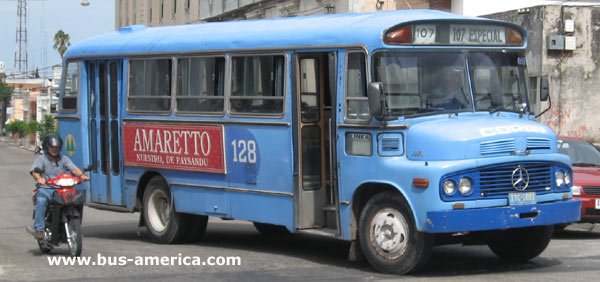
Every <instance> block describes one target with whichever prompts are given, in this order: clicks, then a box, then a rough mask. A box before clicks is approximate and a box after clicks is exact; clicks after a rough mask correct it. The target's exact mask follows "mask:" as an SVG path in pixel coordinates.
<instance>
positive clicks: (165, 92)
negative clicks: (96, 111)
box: [127, 59, 172, 113]
mask: <svg viewBox="0 0 600 282" xmlns="http://www.w3.org/2000/svg"><path fill="white" fill-rule="evenodd" d="M171 66H172V62H171V59H142V60H132V61H131V62H130V65H129V91H128V93H127V95H128V97H127V98H128V99H127V100H128V110H129V111H130V112H142V113H144V112H145V113H148V112H168V111H170V109H171V81H172V80H171Z"/></svg>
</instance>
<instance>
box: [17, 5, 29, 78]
mask: <svg viewBox="0 0 600 282" xmlns="http://www.w3.org/2000/svg"><path fill="white" fill-rule="evenodd" d="M17 17H18V21H19V23H18V25H17V34H16V42H17V51H16V52H15V65H14V67H15V68H16V69H17V70H18V71H19V72H20V73H21V74H25V72H27V1H26V0H19V3H18V4H17Z"/></svg>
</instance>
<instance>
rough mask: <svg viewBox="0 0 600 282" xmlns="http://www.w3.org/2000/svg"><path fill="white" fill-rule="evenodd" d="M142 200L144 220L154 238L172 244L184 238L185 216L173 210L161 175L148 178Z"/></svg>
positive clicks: (169, 193)
mask: <svg viewBox="0 0 600 282" xmlns="http://www.w3.org/2000/svg"><path fill="white" fill-rule="evenodd" d="M143 202H144V203H143V204H144V211H143V213H144V221H145V222H146V227H147V228H148V232H149V233H150V236H151V237H152V238H153V239H154V240H156V241H158V242H159V243H162V244H172V243H180V242H182V241H183V240H184V239H185V233H186V228H185V226H186V224H187V218H186V217H185V215H184V214H180V213H178V212H176V211H175V208H174V207H173V202H172V199H171V192H170V190H169V186H168V185H167V183H166V182H165V180H164V179H163V178H162V177H159V176H155V177H154V178H152V179H150V181H149V182H148V185H147V186H146V191H144V199H143Z"/></svg>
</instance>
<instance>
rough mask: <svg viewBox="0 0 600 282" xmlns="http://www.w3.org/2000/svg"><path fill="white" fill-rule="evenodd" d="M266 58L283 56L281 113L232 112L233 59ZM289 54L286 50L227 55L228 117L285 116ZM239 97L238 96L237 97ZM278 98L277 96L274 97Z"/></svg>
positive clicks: (226, 91)
mask: <svg viewBox="0 0 600 282" xmlns="http://www.w3.org/2000/svg"><path fill="white" fill-rule="evenodd" d="M266 56H272V57H275V56H283V70H282V78H283V81H282V82H281V87H282V89H281V91H282V96H281V97H282V98H283V99H281V103H282V109H281V112H280V113H271V114H269V113H253V112H232V111H231V107H230V106H231V98H232V95H231V94H232V92H233V89H232V88H233V85H232V84H233V59H234V58H239V57H266ZM289 57H290V56H289V52H288V51H285V50H280V51H271V52H249V53H243V52H239V53H228V54H227V61H226V63H225V72H226V75H225V100H226V101H225V105H224V106H225V112H227V115H228V116H230V117H233V118H249V117H255V118H272V119H273V118H282V117H284V116H285V114H286V109H285V108H286V102H287V96H288V95H289V94H288V93H287V92H288V91H287V88H288V86H287V84H288V76H289V75H290V74H289V73H288V72H289V71H290V67H289V64H290V60H289ZM236 97H237V96H236ZM248 97H253V99H252V100H261V99H262V100H275V101H277V100H279V99H264V98H259V97H267V96H248ZM274 97H276V96H274Z"/></svg>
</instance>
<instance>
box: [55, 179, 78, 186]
mask: <svg viewBox="0 0 600 282" xmlns="http://www.w3.org/2000/svg"><path fill="white" fill-rule="evenodd" d="M56 184H57V185H58V186H63V187H65V186H73V185H75V184H77V181H75V179H71V178H64V179H60V180H58V181H56Z"/></svg>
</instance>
